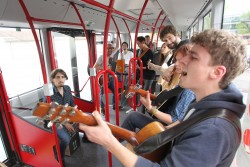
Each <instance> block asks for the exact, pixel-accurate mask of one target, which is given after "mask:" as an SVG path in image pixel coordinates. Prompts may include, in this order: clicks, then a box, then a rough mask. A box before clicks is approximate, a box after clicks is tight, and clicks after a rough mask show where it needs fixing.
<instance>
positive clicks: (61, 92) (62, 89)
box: [50, 68, 75, 166]
mask: <svg viewBox="0 0 250 167" xmlns="http://www.w3.org/2000/svg"><path fill="white" fill-rule="evenodd" d="M50 79H51V82H52V84H53V92H54V94H53V95H52V96H50V99H51V101H52V102H57V103H58V104H60V105H66V104H67V105H69V106H74V105H75V104H74V99H73V96H72V94H71V89H70V87H69V86H68V85H64V83H65V81H66V80H67V79H68V76H67V74H66V72H65V71H64V70H62V69H59V68H58V69H55V70H53V71H52V72H51V74H50ZM56 131H57V135H58V139H59V140H60V141H59V145H60V152H61V157H62V161H63V165H64V166H65V160H64V157H65V150H66V147H67V145H68V144H69V142H70V135H69V133H68V131H69V132H73V131H75V130H74V127H73V126H72V125H71V124H70V123H67V122H66V123H64V124H63V126H62V127H60V126H59V127H57V129H56Z"/></svg>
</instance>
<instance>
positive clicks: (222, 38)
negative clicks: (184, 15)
mask: <svg viewBox="0 0 250 167" xmlns="http://www.w3.org/2000/svg"><path fill="white" fill-rule="evenodd" d="M191 41H192V43H193V44H197V45H200V46H202V47H204V48H205V49H206V50H207V51H208V53H209V54H210V55H211V62H210V65H222V66H224V67H226V73H225V75H224V76H223V78H222V79H221V81H220V83H219V87H220V88H222V89H223V88H225V87H227V86H228V84H229V83H230V82H231V81H232V80H233V79H234V78H235V77H237V76H238V75H239V74H241V73H243V72H244V70H245V69H246V55H247V54H246V45H245V44H244V42H243V40H242V39H241V38H240V37H238V36H237V35H234V34H232V33H229V32H226V31H224V30H215V29H209V30H205V31H203V32H201V33H199V34H196V35H195V36H193V37H192V38H191Z"/></svg>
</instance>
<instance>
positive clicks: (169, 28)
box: [160, 25, 178, 40]
mask: <svg viewBox="0 0 250 167" xmlns="http://www.w3.org/2000/svg"><path fill="white" fill-rule="evenodd" d="M169 33H170V34H173V35H174V36H177V35H178V33H177V31H176V29H175V27H174V26H172V25H168V26H165V27H163V29H162V30H161V32H160V39H161V40H162V38H164V36H165V35H167V34H169Z"/></svg>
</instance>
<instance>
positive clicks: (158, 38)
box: [156, 16, 167, 48]
mask: <svg viewBox="0 0 250 167" xmlns="http://www.w3.org/2000/svg"><path fill="white" fill-rule="evenodd" d="M166 18H167V16H165V17H164V18H163V20H162V22H161V25H160V27H159V29H158V35H157V39H156V48H157V47H158V39H159V35H160V33H161V32H160V31H161V28H162V24H163V23H164V21H165V20H166Z"/></svg>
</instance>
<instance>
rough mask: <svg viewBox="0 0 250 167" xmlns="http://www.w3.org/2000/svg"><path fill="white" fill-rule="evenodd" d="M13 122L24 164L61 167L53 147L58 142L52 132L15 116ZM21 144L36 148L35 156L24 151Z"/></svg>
mask: <svg viewBox="0 0 250 167" xmlns="http://www.w3.org/2000/svg"><path fill="white" fill-rule="evenodd" d="M12 120H13V125H14V129H15V132H16V136H17V142H18V145H19V150H20V156H21V159H22V161H23V162H24V163H26V164H28V165H32V166H53V167H57V166H58V167H59V166H60V164H59V162H58V161H57V160H56V159H55V156H54V151H53V147H55V145H56V141H55V136H54V134H53V133H52V132H49V131H46V130H43V129H41V128H39V127H36V126H34V125H32V124H30V123H28V122H26V121H24V120H22V119H21V118H19V117H17V116H15V115H12ZM20 144H22V145H27V146H30V147H32V148H34V150H35V155H34V154H31V153H28V152H24V151H22V150H21V146H20Z"/></svg>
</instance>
